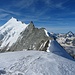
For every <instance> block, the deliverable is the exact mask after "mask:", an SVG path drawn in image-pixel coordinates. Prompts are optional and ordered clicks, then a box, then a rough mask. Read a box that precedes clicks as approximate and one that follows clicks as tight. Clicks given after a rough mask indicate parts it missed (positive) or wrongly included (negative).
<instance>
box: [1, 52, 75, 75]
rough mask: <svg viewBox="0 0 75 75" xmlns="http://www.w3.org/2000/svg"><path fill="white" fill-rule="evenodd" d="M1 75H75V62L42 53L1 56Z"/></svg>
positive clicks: (3, 54)
mask: <svg viewBox="0 0 75 75" xmlns="http://www.w3.org/2000/svg"><path fill="white" fill-rule="evenodd" d="M0 74H1V75H75V61H72V60H68V59H66V58H63V57H61V56H58V55H55V54H53V53H46V52H42V51H18V52H8V53H1V54H0Z"/></svg>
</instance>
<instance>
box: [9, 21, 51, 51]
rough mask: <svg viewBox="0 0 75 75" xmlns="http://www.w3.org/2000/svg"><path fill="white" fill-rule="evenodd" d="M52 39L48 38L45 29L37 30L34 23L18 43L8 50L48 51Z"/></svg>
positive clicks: (23, 33)
mask: <svg viewBox="0 0 75 75" xmlns="http://www.w3.org/2000/svg"><path fill="white" fill-rule="evenodd" d="M50 39H52V38H50V37H48V36H47V35H46V33H45V31H44V28H41V29H38V28H35V26H34V24H33V22H31V23H30V25H29V26H28V27H27V28H26V29H25V30H24V31H23V32H22V33H21V36H20V37H19V38H18V40H17V42H16V43H15V44H14V45H13V46H12V47H11V48H10V49H9V50H8V51H15V50H40V51H46V50H47V47H48V43H49V40H50Z"/></svg>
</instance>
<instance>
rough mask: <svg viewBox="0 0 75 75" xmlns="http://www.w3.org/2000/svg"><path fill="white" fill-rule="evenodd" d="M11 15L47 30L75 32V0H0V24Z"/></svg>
mask: <svg viewBox="0 0 75 75" xmlns="http://www.w3.org/2000/svg"><path fill="white" fill-rule="evenodd" d="M12 16H13V17H15V18H17V19H19V20H21V21H23V22H25V23H29V22H30V21H33V22H34V24H35V26H36V27H39V28H40V27H45V28H46V29H47V30H48V31H49V32H55V33H64V32H65V33H66V32H68V31H73V32H74V33H75V0H0V25H3V24H4V23H5V22H6V21H8V20H9V19H10V18H11V17H12Z"/></svg>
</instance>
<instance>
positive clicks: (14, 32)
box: [0, 17, 28, 48]
mask: <svg viewBox="0 0 75 75" xmlns="http://www.w3.org/2000/svg"><path fill="white" fill-rule="evenodd" d="M27 26H28V25H27V24H25V23H22V22H21V21H18V20H17V19H15V18H13V17H12V18H11V19H10V20H9V21H8V22H7V23H6V24H4V25H3V26H2V27H0V40H1V41H2V44H1V48H2V47H5V46H7V45H8V47H10V46H11V45H12V44H14V43H15V42H16V41H17V38H18V37H19V36H20V33H21V32H22V31H23V30H25V28H26V27H27Z"/></svg>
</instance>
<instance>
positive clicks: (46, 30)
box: [44, 29, 49, 37]
mask: <svg viewBox="0 0 75 75" xmlns="http://www.w3.org/2000/svg"><path fill="white" fill-rule="evenodd" d="M44 31H45V33H46V36H48V37H49V35H48V32H47V30H46V29H44Z"/></svg>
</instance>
